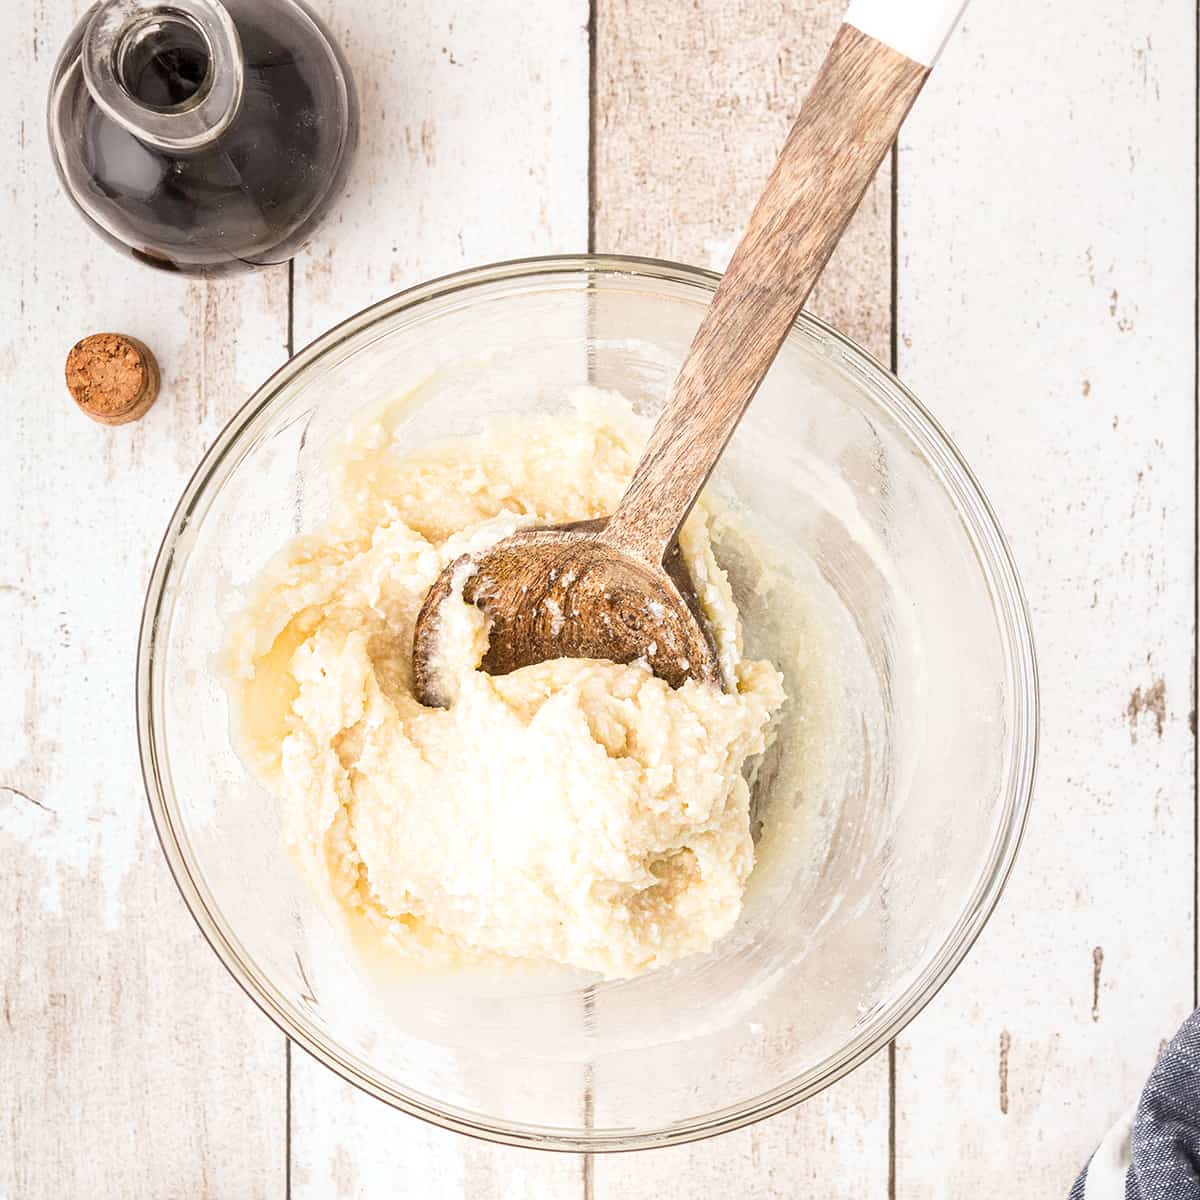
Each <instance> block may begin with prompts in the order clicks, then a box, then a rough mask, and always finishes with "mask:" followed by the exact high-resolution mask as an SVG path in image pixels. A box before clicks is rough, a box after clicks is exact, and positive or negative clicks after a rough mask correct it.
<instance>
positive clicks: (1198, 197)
mask: <svg viewBox="0 0 1200 1200" xmlns="http://www.w3.org/2000/svg"><path fill="white" fill-rule="evenodd" d="M1192 67H1193V71H1194V78H1195V88H1194V91H1195V95H1196V103H1197V105H1198V106H1200V2H1198V3H1197V4H1196V37H1195V42H1194V46H1193V51H1192ZM1194 133H1195V137H1194V139H1193V145H1192V196H1193V198H1194V201H1195V205H1194V208H1193V221H1192V413H1193V421H1192V437H1193V442H1194V450H1195V453H1194V455H1193V459H1194V462H1195V473H1194V475H1193V477H1192V484H1193V486H1192V703H1191V706H1190V707H1191V713H1190V718H1189V719H1190V723H1191V734H1192V846H1193V851H1192V1007H1193V1008H1200V753H1197V746H1198V743H1197V741H1196V711H1197V707H1198V706H1200V700H1198V699H1197V697H1198V696H1200V664H1198V662H1197V660H1198V659H1200V120H1197V122H1196V127H1195V130H1194Z"/></svg>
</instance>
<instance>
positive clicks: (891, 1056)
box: [887, 1038, 896, 1200]
mask: <svg viewBox="0 0 1200 1200" xmlns="http://www.w3.org/2000/svg"><path fill="white" fill-rule="evenodd" d="M887 1065H888V1152H887V1194H888V1200H896V1042H895V1039H894V1038H893V1040H892V1041H890V1042H888V1048H887Z"/></svg>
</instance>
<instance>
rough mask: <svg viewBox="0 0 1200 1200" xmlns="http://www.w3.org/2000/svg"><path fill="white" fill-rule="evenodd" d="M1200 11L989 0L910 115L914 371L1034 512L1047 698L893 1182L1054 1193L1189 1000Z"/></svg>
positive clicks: (1022, 542) (909, 1090)
mask: <svg viewBox="0 0 1200 1200" xmlns="http://www.w3.org/2000/svg"><path fill="white" fill-rule="evenodd" d="M1195 21H1196V10H1195V6H1194V5H1193V4H1192V3H1190V2H1189V0H1151V2H1148V3H1137V4H1116V3H1107V2H1105V3H1100V4H1095V3H1092V2H1091V0H1064V2H1063V3H1060V4H1054V5H1049V6H1047V5H1042V4H1034V3H1031V2H1030V0H1020V2H1019V3H1012V4H987V3H980V4H975V5H972V6H971V7H970V8H969V9H968V10H967V14H966V17H965V19H964V25H963V27H962V28H961V29H960V30H959V32H958V34H957V35H956V36H955V37H954V38H951V40H950V43H949V45H948V46H947V48H946V52H945V54H944V55H943V57H942V60H941V61H940V62H939V64H938V68H937V71H935V73H934V75H933V77H932V79H931V82H930V84H929V88H928V90H927V93H926V94H925V95H924V96H923V97H922V100H921V103H920V104H919V105H918V106H917V108H916V109H915V110H914V113H913V119H912V121H911V123H910V124H909V125H908V126H907V127H906V128H905V130H904V131H903V133H902V134H901V143H900V153H899V188H900V214H899V215H900V223H899V254H900V272H899V296H898V300H899V311H898V317H897V328H898V332H899V334H900V343H899V366H900V372H901V375H902V376H903V377H905V378H906V379H907V380H908V381H909V383H910V384H911V385H912V386H913V387H914V389H915V390H916V391H917V393H918V395H921V396H922V397H924V399H925V400H926V401H927V403H928V404H929V405H930V406H931V407H932V408H933V410H934V411H935V412H936V413H937V414H938V415H939V416H940V417H941V418H942V420H943V421H944V422H945V424H946V425H947V427H948V429H949V431H950V433H951V435H952V436H953V437H955V438H956V439H957V441H958V443H959V445H960V447H961V449H962V450H963V452H964V453H965V455H966V457H967V459H968V461H969V462H971V463H972V464H973V466H974V467H975V469H976V471H977V472H978V474H979V476H980V479H981V482H982V483H983V486H984V488H985V490H986V491H987V493H988V494H989V496H990V497H991V499H992V501H993V503H994V504H995V506H996V508H997V511H998V513H999V515H1000V519H1001V521H1002V522H1003V523H1004V525H1005V527H1006V529H1007V531H1008V533H1009V535H1010V537H1011V539H1012V542H1013V547H1014V551H1015V553H1016V557H1017V561H1018V565H1019V568H1020V570H1021V574H1022V577H1023V579H1024V582H1025V586H1026V589H1027V591H1028V594H1029V600H1030V605H1031V608H1032V610H1033V619H1034V627H1035V632H1036V634H1037V638H1038V649H1039V656H1040V662H1041V679H1042V697H1043V722H1042V762H1041V770H1040V777H1039V784H1038V790H1037V795H1036V798H1035V802H1034V809H1033V814H1032V819H1031V822H1030V826H1029V830H1028V836H1027V839H1026V843H1025V845H1024V847H1023V850H1022V853H1021V856H1020V858H1019V859H1018V862H1017V868H1016V872H1015V874H1014V877H1013V879H1012V881H1011V883H1010V885H1009V887H1008V889H1007V891H1006V893H1005V896H1004V898H1003V900H1002V901H1001V905H1000V908H999V910H998V912H997V913H996V915H995V916H994V917H993V919H992V922H991V924H990V925H989V927H988V928H987V929H986V930H985V932H984V934H983V937H982V938H981V939H980V941H979V944H978V945H977V946H976V948H975V950H974V952H973V953H972V954H971V956H970V958H969V959H968V961H967V963H966V964H965V965H964V967H963V969H962V970H961V971H960V972H959V973H958V974H957V975H956V977H955V978H954V979H953V980H952V981H951V982H950V984H949V986H948V987H947V988H946V989H945V992H944V994H943V995H942V996H941V997H939V999H938V1000H937V1001H936V1002H935V1003H934V1004H933V1005H932V1006H931V1007H930V1009H929V1010H928V1011H927V1012H925V1013H924V1014H923V1015H922V1016H921V1017H920V1018H918V1020H916V1021H915V1022H913V1024H912V1025H911V1026H910V1028H909V1029H908V1030H907V1031H906V1032H905V1033H904V1035H903V1036H902V1037H901V1038H900V1040H899V1045H898V1054H897V1087H896V1099H897V1123H896V1145H897V1153H898V1161H897V1164H896V1180H897V1195H900V1196H905V1197H908V1196H920V1197H935V1196H936V1197H947V1198H949V1197H959V1196H963V1195H968V1194H979V1192H981V1191H982V1192H983V1194H985V1195H986V1194H995V1195H997V1196H999V1195H1001V1194H1008V1195H1012V1196H1033V1195H1056V1194H1057V1195H1061V1194H1062V1193H1063V1192H1064V1191H1065V1190H1066V1188H1067V1187H1068V1186H1069V1184H1070V1182H1071V1179H1072V1177H1073V1176H1074V1174H1075V1173H1076V1172H1077V1171H1078V1169H1079V1166H1080V1164H1081V1163H1082V1162H1083V1160H1084V1159H1085V1158H1086V1157H1087V1155H1088V1154H1090V1153H1091V1151H1092V1149H1093V1148H1094V1146H1095V1144H1096V1142H1097V1140H1098V1138H1099V1136H1100V1135H1101V1133H1102V1131H1103V1130H1104V1129H1105V1128H1106V1127H1107V1126H1108V1125H1109V1124H1111V1122H1112V1121H1114V1120H1115V1119H1116V1117H1117V1116H1118V1114H1119V1113H1121V1112H1122V1111H1123V1110H1124V1109H1125V1108H1126V1107H1127V1106H1128V1105H1129V1104H1130V1103H1131V1102H1132V1101H1133V1100H1134V1099H1135V1098H1136V1096H1137V1094H1138V1092H1139V1090H1140V1088H1141V1086H1142V1084H1143V1083H1144V1082H1145V1078H1146V1075H1147V1073H1148V1072H1149V1070H1150V1068H1151V1067H1152V1066H1153V1063H1154V1059H1155V1056H1156V1053H1157V1051H1158V1048H1159V1044H1160V1041H1161V1040H1162V1039H1163V1038H1167V1037H1170V1036H1171V1035H1172V1034H1173V1033H1174V1031H1175V1029H1176V1027H1177V1026H1178V1024H1179V1022H1180V1021H1181V1020H1182V1019H1183V1017H1184V1016H1185V1015H1186V1014H1187V1013H1188V1012H1190V1010H1191V1008H1192V1006H1193V1003H1194V1001H1195V996H1194V990H1193V989H1194V987H1195V974H1194V971H1195V964H1194V959H1193V947H1194V940H1193V938H1194V920H1195V913H1194V911H1193V906H1194V896H1195V890H1194V889H1195V885H1196V873H1195V870H1196V863H1195V860H1194V852H1195V830H1196V824H1195V822H1196V810H1195V792H1194V775H1193V770H1194V734H1193V731H1192V727H1191V724H1190V722H1192V721H1194V711H1193V710H1194V706H1195V695H1194V692H1193V688H1192V681H1193V674H1194V667H1195V658H1194V638H1195V628H1194V624H1193V622H1194V611H1195V610H1194V600H1195V592H1194V585H1195V579H1194V574H1193V571H1194V558H1193V554H1194V545H1195V532H1196V531H1195V528H1194V524H1193V513H1194V504H1195V497H1196V492H1195V483H1196V477H1195V470H1196V458H1195V430H1196V424H1195V422H1196V413H1195V371H1196V358H1195V335H1196V330H1195V324H1194V322H1195V308H1194V307H1193V303H1194V300H1193V287H1194V284H1195V275H1194V270H1195V263H1196V258H1195V244H1194V221H1195V213H1196V207H1195V206H1196V179H1195V134H1196V96H1195V83H1196V79H1195V74H1194V72H1195ZM1034 28H1036V29H1037V36H1036V37H1032V38H1031V37H1030V31H1031V30H1033V29H1034ZM948 1135H949V1136H948ZM999 1179H1004V1180H1005V1181H1006V1184H1005V1189H1006V1190H1005V1192H1002V1191H1001V1189H1000V1187H999V1185H998V1184H997V1183H994V1182H987V1183H985V1184H983V1185H982V1186H981V1183H980V1181H981V1180H985V1181H995V1180H999Z"/></svg>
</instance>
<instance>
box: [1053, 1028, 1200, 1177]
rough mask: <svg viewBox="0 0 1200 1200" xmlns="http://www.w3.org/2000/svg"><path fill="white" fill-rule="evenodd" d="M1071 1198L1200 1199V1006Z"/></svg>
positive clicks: (1094, 1158)
mask: <svg viewBox="0 0 1200 1200" xmlns="http://www.w3.org/2000/svg"><path fill="white" fill-rule="evenodd" d="M1069 1200H1200V1009H1198V1010H1197V1011H1196V1012H1194V1013H1192V1015H1191V1016H1190V1017H1189V1018H1188V1019H1187V1020H1186V1021H1185V1022H1184V1024H1183V1028H1182V1029H1180V1031H1179V1032H1178V1033H1177V1034H1176V1035H1175V1037H1174V1039H1173V1040H1172V1041H1171V1043H1170V1045H1168V1046H1167V1048H1166V1050H1164V1051H1163V1054H1162V1057H1161V1058H1160V1059H1159V1060H1158V1063H1157V1065H1156V1066H1155V1068H1154V1070H1153V1072H1152V1073H1151V1075H1150V1080H1149V1082H1148V1083H1147V1084H1146V1090H1145V1091H1144V1092H1142V1098H1141V1100H1140V1101H1138V1104H1137V1106H1136V1107H1135V1108H1132V1109H1130V1111H1129V1112H1127V1113H1126V1114H1125V1116H1124V1117H1122V1118H1121V1120H1120V1121H1118V1122H1117V1124H1116V1125H1115V1126H1114V1127H1113V1128H1112V1130H1111V1131H1110V1132H1109V1134H1108V1136H1107V1137H1106V1138H1105V1139H1104V1141H1102V1142H1101V1143H1100V1145H1099V1146H1098V1147H1097V1148H1096V1153H1095V1154H1093V1155H1092V1157H1091V1160H1090V1161H1089V1162H1088V1165H1087V1166H1086V1167H1084V1169H1083V1174H1082V1175H1080V1176H1079V1178H1078V1179H1077V1180H1076V1181H1075V1186H1074V1187H1073V1188H1072V1189H1071V1195H1070V1197H1069Z"/></svg>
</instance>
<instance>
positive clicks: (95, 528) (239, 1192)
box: [0, 0, 287, 1197]
mask: <svg viewBox="0 0 1200 1200" xmlns="http://www.w3.org/2000/svg"><path fill="white" fill-rule="evenodd" d="M72 7H77V6H47V5H45V4H44V3H40V2H39V0H15V2H14V3H12V4H9V5H5V6H4V8H3V11H2V12H0V40H3V42H4V44H5V45H6V46H9V47H12V48H13V55H12V60H11V61H10V64H9V69H10V71H11V72H12V73H13V75H14V78H13V79H12V80H11V84H12V95H11V97H10V101H9V103H7V104H6V105H5V106H4V111H3V112H0V146H3V147H4V152H5V155H6V162H7V163H8V164H9V170H8V172H7V174H6V179H5V186H4V189H3V192H2V193H0V229H3V231H4V238H5V261H6V266H5V272H4V277H3V282H2V283H0V378H2V379H3V388H4V394H5V397H6V400H7V404H6V413H7V420H8V422H9V432H8V436H6V437H5V438H4V439H3V441H2V444H0V511H2V512H3V513H4V514H5V518H4V523H3V534H2V542H0V546H2V549H0V661H2V662H3V663H4V664H5V671H6V674H5V679H6V682H7V686H6V687H5V688H4V689H3V691H2V693H0V850H2V852H3V859H4V863H5V869H4V872H3V878H2V879H0V908H2V910H3V912H4V913H5V914H6V918H5V921H4V927H3V933H2V934H0V946H2V947H3V953H2V954H0V958H2V961H3V966H2V968H0V970H2V981H3V982H2V986H3V1014H4V1016H3V1023H2V1024H0V1109H2V1110H3V1111H4V1112H5V1113H6V1114H7V1126H6V1128H7V1131H8V1132H7V1135H6V1137H5V1139H4V1146H3V1149H0V1195H4V1196H12V1197H18V1196H22V1197H23V1196H69V1195H70V1196H75V1195H78V1196H84V1195H106V1196H130V1197H133V1196H147V1197H149V1196H166V1195H189V1196H218V1195H219V1196H239V1197H242V1196H244V1197H267V1196H271V1197H276V1196H279V1195H281V1194H282V1191H283V1187H284V1175H285V1156H284V1152H283V1146H284V1134H285V1074H284V1041H283V1038H282V1037H281V1036H280V1035H279V1034H278V1032H277V1031H276V1030H275V1029H274V1027H273V1026H271V1025H270V1023H269V1022H267V1021H266V1019H265V1018H264V1017H262V1016H261V1015H260V1014H259V1013H258V1011H257V1010H256V1009H255V1008H254V1007H253V1006H252V1005H251V1004H250V1002H249V1001H248V1000H247V999H246V998H245V996H244V995H242V993H241V992H240V991H239V990H238V988H237V987H236V986H235V985H234V983H233V982H232V980H231V979H230V978H229V977H228V976H227V975H226V973H225V971H224V969H223V968H222V967H221V966H220V964H219V963H218V961H217V959H216V958H215V956H214V955H213V954H212V952H211V951H210V950H209V949H208V947H207V945H205V943H204V941H203V939H202V938H201V936H200V934H199V932H198V930H197V929H196V927H195V925H194V924H193V922H192V920H191V918H190V917H189V916H188V915H187V912H186V910H185V908H184V906H183V903H182V901H181V900H180V898H179V896H178V894H177V892H176V890H175V887H174V884H173V883H172V881H171V879H170V876H169V874H168V872H167V869H166V866H165V864H164V862H163V860H162V856H161V853H160V851H159V848H158V844H157V841H156V839H155V837H154V834H153V831H152V828H151V823H150V819H149V815H148V813H147V811H146V802H145V799H144V794H143V789H142V782H141V774H140V770H139V767H138V759H137V745H136V739H135V734H134V714H133V687H132V684H133V670H134V655H135V650H136V644H137V631H138V624H139V620H140V613H141V604H142V596H143V592H144V588H145V584H146V579H147V577H148V575H149V571H150V563H151V561H152V558H153V555H154V553H155V551H156V549H157V546H158V542H159V538H160V536H161V534H162V530H163V528H164V526H165V525H166V521H167V517H168V515H169V513H170V511H171V508H172V507H173V506H174V504H175V501H176V499H177V498H178V495H179V492H180V491H181V490H182V487H183V483H184V480H185V479H186V477H187V475H188V474H189V473H190V471H191V470H192V468H193V467H194V466H195V464H196V462H197V460H198V459H199V457H200V454H201V452H202V451H203V449H204V448H205V446H206V445H207V444H208V442H209V441H210V439H211V438H212V437H213V436H214V435H215V433H216V432H217V430H218V429H219V428H220V426H221V424H222V423H223V422H224V421H225V420H226V418H227V417H228V416H230V415H231V413H232V412H233V410H234V409H235V408H236V407H237V405H238V404H240V403H241V401H242V400H243V399H244V397H245V396H246V394H247V392H248V391H249V390H250V389H251V388H252V387H253V386H254V385H256V384H257V383H258V382H259V381H260V380H261V379H262V378H263V377H264V376H265V375H266V374H267V373H268V372H269V371H270V370H271V369H273V368H274V367H275V366H276V365H277V364H278V363H279V362H280V361H281V360H282V358H283V355H284V345H285V338H286V320H287V310H286V304H287V277H286V272H285V271H282V270H276V271H272V272H268V273H265V274H260V275H256V276H253V277H247V278H239V279H235V280H231V281H227V282H222V283H219V284H205V283H200V282H189V281H188V280H186V279H185V278H183V277H179V276H169V275H166V274H156V273H154V272H152V271H151V270H149V269H148V268H146V267H144V266H140V265H138V264H136V263H134V262H133V261H132V260H128V259H125V258H123V257H121V256H119V255H118V254H117V253H116V252H115V251H113V250H111V249H109V248H107V247H106V246H104V245H103V244H102V243H101V242H100V240H99V239H98V238H97V237H96V236H95V235H94V234H93V233H92V232H91V231H90V230H89V229H88V228H87V227H86V226H85V225H84V223H83V221H82V220H81V219H80V218H79V217H77V216H76V215H75V214H74V213H73V212H72V211H71V209H70V206H69V204H68V201H67V200H66V198H65V197H64V196H63V195H62V194H61V193H60V191H59V187H58V183H57V180H56V178H55V176H54V172H53V169H52V167H51V163H50V158H49V153H48V149H47V145H46V138H45V132H44V104H45V88H46V84H47V80H48V78H49V72H50V68H51V64H52V62H53V59H54V55H55V54H56V53H57V49H58V46H59V45H60V43H61V42H62V40H63V39H64V38H65V36H66V34H67V31H68V28H69V26H70V22H71V13H70V11H69V10H70V8H72ZM104 329H116V330H120V331H127V332H129V333H132V334H134V335H135V336H137V337H140V338H141V339H142V340H144V341H145V342H147V343H148V344H149V345H150V346H151V347H152V348H153V350H154V351H155V353H156V354H157V356H158V358H159V361H160V364H161V368H162V374H163V386H162V393H161V396H160V398H159V400H158V402H157V404H156V405H155V407H154V408H153V409H151V411H150V412H149V414H148V415H147V416H146V417H144V418H143V419H142V420H141V421H139V422H138V423H136V424H134V425H130V426H124V427H121V428H117V429H105V428H102V427H101V426H98V425H95V424H93V423H92V422H91V421H89V420H88V419H87V418H85V417H84V416H83V415H82V414H81V413H80V412H78V411H77V410H76V408H75V406H74V404H73V403H72V402H71V400H70V398H69V396H68V395H67V393H66V390H65V388H64V386H63V380H62V369H63V362H64V360H65V358H66V354H67V351H68V350H69V348H70V346H71V344H72V343H73V342H74V341H75V340H76V339H78V338H79V337H82V336H83V335H85V334H87V333H91V332H94V331H96V330H104Z"/></svg>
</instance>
